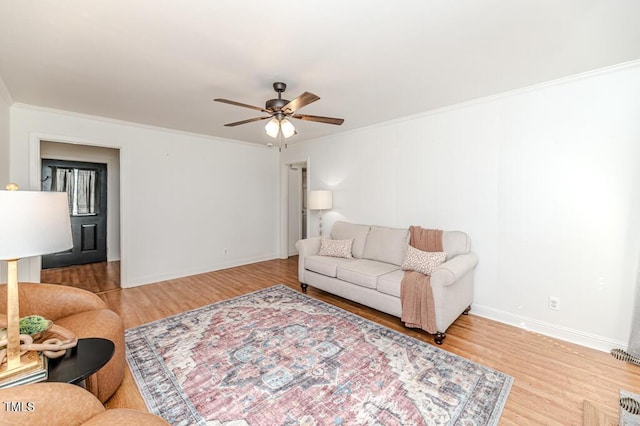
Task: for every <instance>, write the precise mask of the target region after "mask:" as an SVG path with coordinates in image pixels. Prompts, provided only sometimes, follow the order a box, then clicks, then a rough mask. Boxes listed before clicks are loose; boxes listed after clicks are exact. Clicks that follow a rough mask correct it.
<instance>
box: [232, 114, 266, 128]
mask: <svg viewBox="0 0 640 426" xmlns="http://www.w3.org/2000/svg"><path fill="white" fill-rule="evenodd" d="M267 118H271V116H267V117H256V118H250V119H248V120H242V121H236V122H234V123H227V124H225V126H227V127H235V126H239V125H241V124H247V123H252V122H254V121H260V120H266V119H267Z"/></svg>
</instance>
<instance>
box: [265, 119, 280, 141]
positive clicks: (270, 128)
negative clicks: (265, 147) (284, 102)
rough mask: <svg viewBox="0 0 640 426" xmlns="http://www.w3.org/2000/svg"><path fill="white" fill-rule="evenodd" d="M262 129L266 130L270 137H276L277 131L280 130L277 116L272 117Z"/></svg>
mask: <svg viewBox="0 0 640 426" xmlns="http://www.w3.org/2000/svg"><path fill="white" fill-rule="evenodd" d="M264 131H265V132H267V135H269V136H271V137H272V138H274V139H275V138H277V137H278V132H279V131H280V122H279V121H278V119H277V118H275V117H273V118H272V119H271V120H269V122H268V123H267V124H266V125H265V126H264Z"/></svg>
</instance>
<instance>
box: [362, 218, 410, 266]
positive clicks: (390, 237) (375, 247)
mask: <svg viewBox="0 0 640 426" xmlns="http://www.w3.org/2000/svg"><path fill="white" fill-rule="evenodd" d="M408 245H409V230H408V229H398V228H387V227H383V226H372V227H371V229H370V230H369V235H367V243H366V244H365V246H364V253H363V255H362V257H363V258H365V259H371V260H379V261H380V262H386V263H393V264H394V265H398V266H400V265H402V261H404V256H405V253H406V251H407V246H408Z"/></svg>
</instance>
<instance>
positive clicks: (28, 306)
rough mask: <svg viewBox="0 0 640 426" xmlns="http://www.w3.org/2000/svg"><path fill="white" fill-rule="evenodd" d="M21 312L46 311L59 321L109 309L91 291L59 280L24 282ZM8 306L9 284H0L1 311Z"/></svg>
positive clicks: (51, 318) (45, 315)
mask: <svg viewBox="0 0 640 426" xmlns="http://www.w3.org/2000/svg"><path fill="white" fill-rule="evenodd" d="M18 293H19V297H20V315H21V316H26V315H42V316H43V317H45V318H47V319H50V320H52V321H56V320H57V319H60V318H66V317H68V316H71V315H75V314H79V313H81V312H87V311H94V310H98V309H108V308H107V304H106V303H105V302H104V301H103V300H102V299H100V297H98V296H96V295H95V294H93V293H91V292H90V291H86V290H82V289H79V288H74V287H68V286H64V285H58V284H38V283H20V284H19V285H18ZM6 306H7V286H6V285H0V312H4V310H5V309H6Z"/></svg>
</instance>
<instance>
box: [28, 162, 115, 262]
mask: <svg viewBox="0 0 640 426" xmlns="http://www.w3.org/2000/svg"><path fill="white" fill-rule="evenodd" d="M41 181H42V183H41V188H40V189H41V190H42V191H52V192H66V193H67V199H68V201H69V216H70V219H71V234H72V237H73V247H72V248H71V249H69V250H66V251H63V252H60V253H51V254H47V255H44V256H42V269H49V268H61V267H64V266H73V265H84V264H87V263H98V262H106V261H107V212H108V210H107V165H106V164H104V163H88V162H80V161H66V160H54V159H48V158H47V159H43V160H42V174H41Z"/></svg>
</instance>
